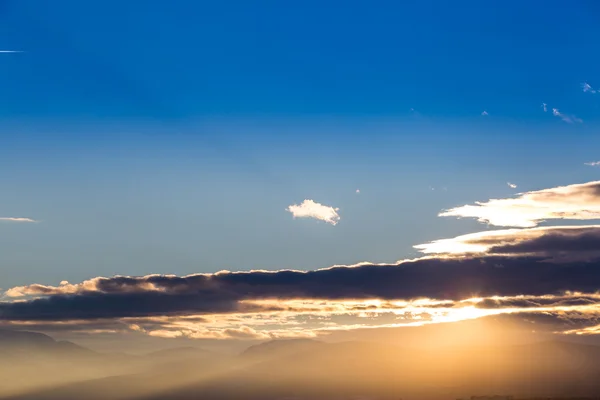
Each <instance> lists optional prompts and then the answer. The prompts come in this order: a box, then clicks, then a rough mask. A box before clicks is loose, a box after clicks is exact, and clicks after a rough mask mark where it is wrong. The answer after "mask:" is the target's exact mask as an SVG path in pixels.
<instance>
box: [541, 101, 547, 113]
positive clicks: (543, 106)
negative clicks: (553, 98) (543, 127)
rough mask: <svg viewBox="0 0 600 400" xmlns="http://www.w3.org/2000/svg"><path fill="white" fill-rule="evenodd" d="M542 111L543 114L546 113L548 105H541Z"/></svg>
mask: <svg viewBox="0 0 600 400" xmlns="http://www.w3.org/2000/svg"><path fill="white" fill-rule="evenodd" d="M542 110H544V112H548V104H546V103H542Z"/></svg>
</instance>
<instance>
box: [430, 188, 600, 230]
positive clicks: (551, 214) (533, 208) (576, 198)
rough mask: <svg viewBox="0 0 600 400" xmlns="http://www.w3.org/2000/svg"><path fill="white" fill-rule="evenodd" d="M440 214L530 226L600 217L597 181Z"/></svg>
mask: <svg viewBox="0 0 600 400" xmlns="http://www.w3.org/2000/svg"><path fill="white" fill-rule="evenodd" d="M439 215H440V216H442V217H468V218H477V220H478V221H479V222H483V223H486V224H490V225H495V226H514V227H521V228H530V227H534V226H536V225H538V224H539V223H540V222H542V221H545V220H549V219H565V220H594V219H600V181H594V182H588V183H582V184H575V185H568V186H559V187H555V188H550V189H544V190H538V191H532V192H526V193H520V194H519V195H518V196H517V197H513V198H505V199H491V200H488V201H484V202H476V203H475V204H473V205H471V204H469V205H464V206H460V207H455V208H452V209H449V210H446V211H444V212H442V213H440V214H439Z"/></svg>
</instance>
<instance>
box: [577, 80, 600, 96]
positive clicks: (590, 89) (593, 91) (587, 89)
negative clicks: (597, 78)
mask: <svg viewBox="0 0 600 400" xmlns="http://www.w3.org/2000/svg"><path fill="white" fill-rule="evenodd" d="M581 88H582V89H583V91H584V92H586V93H591V94H596V93H598V90H596V89H594V88H593V87H592V86H590V84H589V83H587V82H584V83H582V84H581Z"/></svg>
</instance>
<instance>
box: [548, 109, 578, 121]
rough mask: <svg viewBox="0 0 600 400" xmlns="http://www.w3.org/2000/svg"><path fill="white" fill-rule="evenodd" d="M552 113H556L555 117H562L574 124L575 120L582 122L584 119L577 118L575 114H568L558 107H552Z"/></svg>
mask: <svg viewBox="0 0 600 400" xmlns="http://www.w3.org/2000/svg"><path fill="white" fill-rule="evenodd" d="M552 115H554V116H555V117H558V118H560V119H562V120H563V121H564V122H566V123H568V124H573V123H575V122H577V123H582V122H583V120H582V119H581V118H577V117H576V116H574V115H566V114H563V113H561V112H560V110H559V109H558V108H553V109H552Z"/></svg>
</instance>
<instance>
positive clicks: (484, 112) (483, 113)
mask: <svg viewBox="0 0 600 400" xmlns="http://www.w3.org/2000/svg"><path fill="white" fill-rule="evenodd" d="M481 115H483V116H484V117H485V116H486V115H490V114H488V112H487V111H485V110H484V111H483V112H482V113H481Z"/></svg>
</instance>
